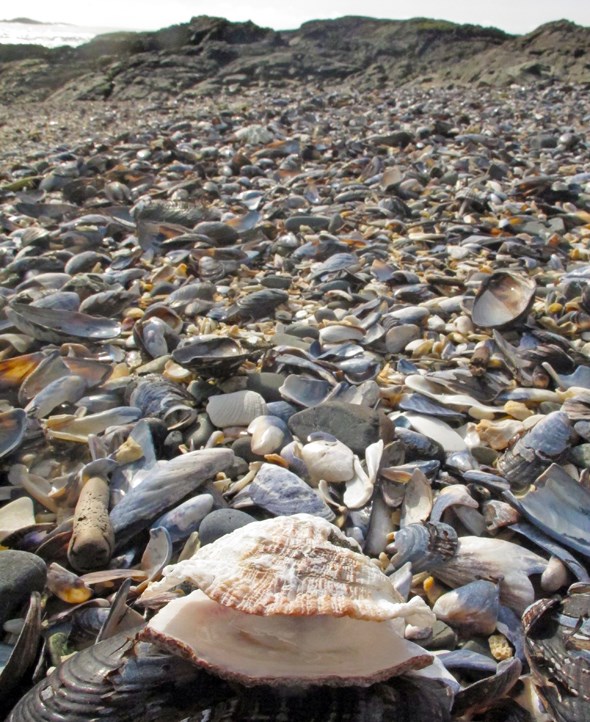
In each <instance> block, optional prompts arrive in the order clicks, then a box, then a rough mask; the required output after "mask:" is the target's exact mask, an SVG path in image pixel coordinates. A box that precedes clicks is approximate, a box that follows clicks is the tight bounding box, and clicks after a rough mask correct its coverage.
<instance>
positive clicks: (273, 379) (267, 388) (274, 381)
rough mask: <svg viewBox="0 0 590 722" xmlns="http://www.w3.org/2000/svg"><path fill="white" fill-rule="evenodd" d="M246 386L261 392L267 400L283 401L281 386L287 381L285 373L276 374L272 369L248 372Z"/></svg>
mask: <svg viewBox="0 0 590 722" xmlns="http://www.w3.org/2000/svg"><path fill="white" fill-rule="evenodd" d="M247 378H248V380H247V382H246V388H247V389H249V390H250V391H256V392H257V393H259V394H260V395H261V396H262V398H263V399H264V400H265V401H282V400H283V397H282V396H281V394H280V393H279V388H280V387H281V386H282V385H283V384H284V383H285V378H286V376H285V375H284V374H276V373H272V372H271V371H262V372H261V373H257V372H253V373H250V374H248V376H247Z"/></svg>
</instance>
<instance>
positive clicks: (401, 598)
mask: <svg viewBox="0 0 590 722" xmlns="http://www.w3.org/2000/svg"><path fill="white" fill-rule="evenodd" d="M248 92H249V91H247V90H245V91H244V93H245V95H244V97H242V98H240V99H239V101H238V99H236V98H232V97H231V95H229V96H227V97H226V96H223V97H220V98H219V99H217V100H215V101H214V100H207V101H206V100H203V102H202V103H201V104H200V105H199V106H198V107H197V106H195V107H187V108H183V109H181V108H174V112H173V113H172V112H171V111H170V113H169V112H168V111H166V110H163V111H162V112H161V113H160V114H159V115H157V117H153V116H149V115H146V118H147V117H151V118H152V119H151V120H150V122H149V124H148V125H147V126H144V127H143V128H142V129H141V130H138V129H127V130H126V131H125V132H121V133H120V134H119V135H117V134H116V132H115V130H114V129H113V130H112V131H110V130H104V129H103V130H102V131H101V132H100V134H99V135H97V136H96V137H93V138H90V139H88V138H86V140H83V141H82V140H81V138H82V137H83V136H82V135H81V136H80V139H71V140H70V139H68V140H67V144H66V145H64V146H63V147H60V148H46V149H45V152H44V155H43V159H42V160H41V159H40V156H39V155H35V149H32V148H31V149H28V147H27V146H26V144H25V145H24V146H23V148H22V149H11V150H10V151H6V152H4V151H3V152H2V153H0V156H1V157H2V159H3V161H8V163H7V165H6V169H5V170H2V175H1V176H0V203H1V206H0V390H1V391H2V399H1V401H0V460H1V463H2V467H1V472H2V480H1V483H0V503H1V506H0V544H1V548H0V622H1V623H2V625H3V638H2V641H1V642H0V700H2V704H3V705H4V707H5V708H6V709H7V710H8V709H9V708H11V707H14V708H13V711H12V712H11V714H10V716H9V718H8V719H9V720H10V722H24V721H25V720H27V721H28V720H34V721H35V722H40V721H42V720H48V721H56V720H58V719H62V720H67V721H68V722H76V721H77V720H88V719H91V718H93V717H92V715H94V717H96V718H97V719H109V720H113V722H116V721H122V720H128V719H138V718H142V719H145V720H159V721H160V722H165V721H166V720H170V722H173V721H174V720H178V721H180V720H195V721H196V720H205V719H209V720H217V719H218V720H222V719H235V720H238V719H239V720H244V721H247V720H254V719H258V720H260V719H268V720H271V719H285V720H290V721H291V722H293V721H294V720H299V719H306V720H317V722H320V720H325V719H334V720H351V721H352V720H356V721H357V722H359V721H360V720H367V722H368V720H371V722H372V721H373V720H379V719H383V720H384V721H385V720H387V719H393V718H395V719H399V720H403V719H408V720H410V719H411V720H414V721H415V722H416V721H418V722H419V721H420V720H429V721H431V720H450V719H474V720H483V721H485V722H491V721H492V720H495V719H506V720H523V721H524V720H540V721H544V720H547V719H556V720H559V721H560V722H561V721H562V720H563V721H564V722H565V721H567V722H582V721H583V722H586V721H587V719H588V716H587V715H588V713H587V709H588V706H589V705H588V703H589V702H590V686H589V684H590V683H589V680H590V658H589V654H588V639H589V636H588V635H589V632H588V624H587V620H588V615H589V613H590V607H589V599H590V597H589V595H588V584H589V583H590V576H589V573H590V566H589V561H588V560H589V559H590V532H589V529H590V525H589V519H590V476H589V473H588V468H589V465H590V371H589V369H590V361H589V359H590V343H589V342H590V335H589V329H590V325H589V323H588V319H589V318H590V292H589V291H588V288H589V286H588V281H589V279H590V270H589V269H590V266H589V260H590V251H589V248H588V246H589V243H590V175H589V174H588V172H587V168H588V162H589V146H588V141H587V139H586V136H585V130H584V124H583V120H582V119H583V118H586V119H587V118H588V117H590V107H589V103H588V96H587V94H586V93H584V92H582V91H581V90H580V89H577V88H562V87H559V86H551V87H546V88H543V89H540V90H539V92H538V93H537V94H536V95H535V97H534V98H532V97H531V95H530V94H529V93H525V92H524V91H521V90H520V89H519V88H516V87H514V88H511V89H506V90H502V91H499V90H498V91H496V90H490V89H481V90H479V89H478V90H477V91H474V90H472V91H464V90H461V91H458V90H453V89H449V90H438V91H436V92H434V91H431V90H428V89H417V88H414V89H401V90H398V91H396V93H395V96H391V94H390V93H389V91H387V92H385V91H384V92H383V93H380V92H374V93H371V94H369V95H368V96H365V95H362V94H361V93H357V92H353V91H350V92H348V91H344V90H342V89H340V90H335V91H334V92H333V93H331V94H330V95H329V96H328V98H327V100H322V99H318V98H310V97H309V94H308V93H307V91H305V90H304V89H301V88H288V89H287V88H286V89H285V92H284V95H283V96H281V97H277V96H275V95H274V94H273V92H272V91H270V90H269V91H268V94H267V95H263V96H262V97H258V96H256V97H254V96H253V95H252V96H249V95H248ZM392 97H395V103H394V102H393V101H392ZM96 112H97V113H98V114H99V116H98V117H103V116H100V113H104V112H105V111H104V109H103V110H101V109H97V110H96ZM146 112H147V111H146ZM89 122H90V121H89ZM384 126H387V127H390V126H391V127H394V128H402V129H403V130H404V132H405V133H406V136H404V137H406V139H407V138H410V139H411V140H409V141H408V143H407V144H406V143H405V141H404V144H403V146H401V147H400V146H399V144H396V142H395V140H392V138H393V136H391V137H390V135H388V134H384V132H383V128H384ZM253 127H254V128H260V127H261V128H266V130H267V131H268V132H267V133H266V134H264V137H265V140H264V141H263V140H260V139H258V140H248V138H250V137H252V138H260V137H262V136H260V134H258V135H257V134H255V133H251V134H249V133H243V132H242V131H243V130H244V129H251V128H253ZM268 133H270V134H271V135H272V140H270V141H269V140H268V137H267V136H268ZM84 137H85V136H84ZM78 141H79V142H78Z"/></svg>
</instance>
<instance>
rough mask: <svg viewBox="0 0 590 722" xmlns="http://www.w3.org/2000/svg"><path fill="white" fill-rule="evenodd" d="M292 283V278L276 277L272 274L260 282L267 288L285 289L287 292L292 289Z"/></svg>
mask: <svg viewBox="0 0 590 722" xmlns="http://www.w3.org/2000/svg"><path fill="white" fill-rule="evenodd" d="M292 282H293V279H292V278H291V276H276V275H274V274H271V275H269V276H265V277H264V278H263V279H262V280H261V281H260V285H261V286H265V287H266V288H283V289H285V290H286V289H288V288H290V286H291V283H292Z"/></svg>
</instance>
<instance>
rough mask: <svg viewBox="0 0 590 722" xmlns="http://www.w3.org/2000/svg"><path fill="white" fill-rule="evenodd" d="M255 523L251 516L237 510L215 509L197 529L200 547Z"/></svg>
mask: <svg viewBox="0 0 590 722" xmlns="http://www.w3.org/2000/svg"><path fill="white" fill-rule="evenodd" d="M253 521H256V519H255V518H254V517H253V516H250V514H246V512H245V511H240V510H239V509H216V510H215V511H212V512H211V513H210V514H207V516H206V517H205V518H204V519H203V521H202V522H201V526H200V527H199V539H200V540H201V545H203V546H204V545H205V544H211V542H214V541H215V540H216V539H219V538H220V537H222V536H225V535H226V534H229V533H230V532H232V531H235V530H236V529H239V528H240V527H242V526H246V524H250V522H253Z"/></svg>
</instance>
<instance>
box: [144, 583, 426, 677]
mask: <svg viewBox="0 0 590 722" xmlns="http://www.w3.org/2000/svg"><path fill="white" fill-rule="evenodd" d="M403 629H404V624H403V621H402V620H389V621H382V622H367V621H362V620H357V619H352V618H350V617H331V616H326V615H317V616H308V617H296V616H295V617H294V616H289V617H288V616H284V615H276V616H273V617H268V616H267V617H264V616H258V615H253V614H245V613H243V612H238V611H236V610H235V609H231V608H229V607H224V606H222V605H220V604H218V603H217V602H214V601H212V600H211V599H209V598H208V597H207V596H206V595H205V594H204V593H203V592H202V591H200V590H199V591H195V592H192V593H191V594H190V595H189V596H187V597H184V598H183V599H177V600H174V601H172V602H170V603H169V604H168V605H166V606H165V607H164V608H163V609H162V610H161V611H160V612H158V614H156V615H155V616H154V618H153V619H152V620H151V621H150V623H149V624H148V626H147V633H146V636H147V637H148V638H150V639H152V640H154V641H156V642H158V643H160V644H162V645H163V646H166V647H168V648H171V649H173V650H175V651H179V650H180V651H182V652H183V654H185V655H186V656H189V657H190V658H191V659H192V661H194V662H195V663H197V664H199V665H201V666H204V667H206V668H208V669H211V670H212V671H215V672H216V673H217V674H219V675H220V676H223V677H226V678H230V679H236V680H239V681H240V682H242V683H245V684H281V683H284V682H293V681H296V682H297V683H298V684H319V683H321V684H345V683H349V684H350V683H354V684H359V685H369V684H372V683H374V682H376V681H378V680H382V679H387V678H388V677H391V676H393V675H395V674H401V673H403V672H405V671H408V670H409V669H420V668H422V667H425V666H427V665H429V664H430V663H431V662H432V656H431V655H430V654H429V653H427V652H425V650H424V649H422V648H421V647H419V646H418V645H416V644H414V643H412V642H409V641H407V640H405V639H404V638H403V637H402V636H400V634H403Z"/></svg>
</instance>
